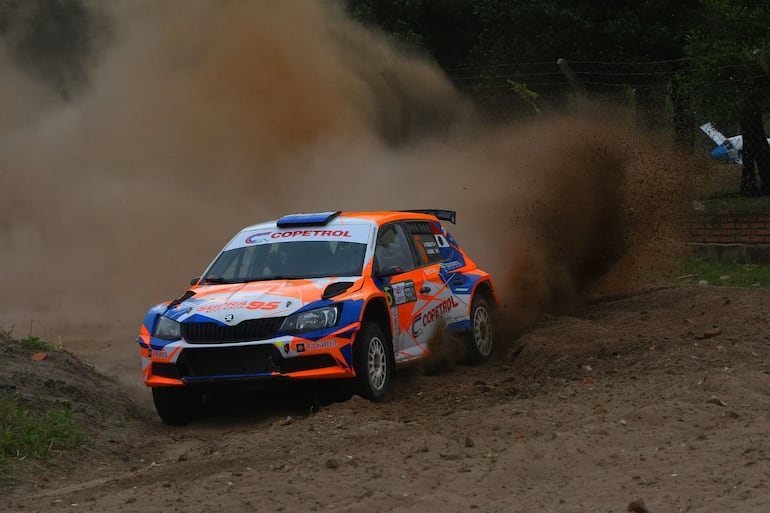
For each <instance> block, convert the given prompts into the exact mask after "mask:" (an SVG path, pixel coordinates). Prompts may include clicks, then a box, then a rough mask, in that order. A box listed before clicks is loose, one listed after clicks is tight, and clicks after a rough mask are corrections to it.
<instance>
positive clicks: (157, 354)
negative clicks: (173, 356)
mask: <svg viewBox="0 0 770 513" xmlns="http://www.w3.org/2000/svg"><path fill="white" fill-rule="evenodd" d="M147 356H148V357H149V358H160V359H167V358H168V353H167V352H166V350H165V349H148V350H147Z"/></svg>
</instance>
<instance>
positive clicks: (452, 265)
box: [441, 260, 463, 271]
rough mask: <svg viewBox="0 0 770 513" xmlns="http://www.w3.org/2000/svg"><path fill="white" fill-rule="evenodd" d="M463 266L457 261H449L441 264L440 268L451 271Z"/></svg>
mask: <svg viewBox="0 0 770 513" xmlns="http://www.w3.org/2000/svg"><path fill="white" fill-rule="evenodd" d="M462 266H463V264H462V263H461V262H458V261H457V260H451V261H449V262H443V263H442V264H441V268H442V269H443V270H445V271H451V270H452V269H458V268H460V267H462Z"/></svg>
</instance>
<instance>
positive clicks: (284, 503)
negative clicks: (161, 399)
mask: <svg viewBox="0 0 770 513" xmlns="http://www.w3.org/2000/svg"><path fill="white" fill-rule="evenodd" d="M768 306H770V293H769V292H768V291H765V290H760V289H728V288H716V287H694V288H672V289H661V290H657V291H653V292H649V293H645V294H640V295H636V296H633V297H626V298H620V299H615V300H603V301H601V302H596V303H594V304H592V305H590V306H586V307H585V308H583V309H581V310H580V311H578V312H575V313H574V316H571V317H551V318H547V319H545V320H543V321H542V322H541V323H539V324H538V325H537V326H535V327H534V328H532V329H531V330H530V331H529V332H528V333H527V334H526V335H524V336H523V337H522V338H521V339H519V340H518V341H516V342H515V343H512V344H511V345H510V347H507V348H505V349H504V350H502V351H501V354H500V355H499V357H498V358H497V359H496V360H495V361H493V362H491V363H489V364H487V365H485V366H482V367H478V368H470V367H462V366H461V367H456V368H454V369H451V370H448V371H445V372H440V373H437V374H431V375H428V374H425V373H423V372H420V370H419V369H412V370H409V371H406V372H404V373H402V374H401V375H400V376H399V377H398V379H397V382H396V389H395V391H394V394H393V397H392V399H391V400H389V401H387V402H386V403H384V404H379V405H375V404H371V403H368V402H366V401H364V400H362V399H360V398H358V397H354V398H353V399H352V400H350V401H347V402H343V403H333V404H328V405H325V406H322V407H321V408H320V410H319V409H318V407H317V405H314V404H313V403H312V401H309V400H307V399H306V398H304V397H303V393H307V392H308V391H307V390H306V389H305V390H287V389H279V390H268V391H265V392H260V393H254V394H247V395H239V396H237V397H236V398H235V399H231V400H229V401H225V400H222V401H219V402H218V403H215V404H214V406H212V407H211V408H210V410H209V412H208V415H207V416H206V418H204V419H203V420H201V421H199V422H197V423H195V424H192V425H190V426H187V427H184V428H170V427H167V426H164V425H163V424H161V423H160V421H159V420H158V419H157V418H156V417H155V416H154V415H153V414H152V412H150V411H149V410H148V407H147V404H146V403H145V402H140V403H139V406H138V407H136V408H134V407H128V406H127V407H126V408H127V409H125V410H121V411H123V413H124V417H125V420H124V421H122V422H115V421H109V422H107V424H105V425H106V426H108V428H105V429H100V431H99V434H97V435H96V441H95V445H94V447H93V448H92V449H91V450H90V451H86V452H84V453H82V454H79V455H78V458H80V457H82V461H69V462H59V463H57V464H56V465H55V466H54V467H52V468H48V469H45V470H43V469H41V471H40V473H39V475H38V476H37V479H31V480H30V482H28V483H26V484H22V485H20V486H19V487H17V488H16V489H14V490H12V491H10V493H9V494H8V495H7V496H6V497H4V498H2V499H0V510H2V511H14V512H15V511H97V512H105V511H110V512H113V511H121V512H143V513H147V512H154V511H185V512H210V511H286V512H289V511H361V512H374V511H381V512H386V511H387V512H391V511H393V512H395V511H398V512H423V511H447V512H452V511H469V510H477V511H485V512H486V511H489V512H493V511H499V512H516V511H520V512H531V511H553V512H565V513H566V512H583V511H585V512H589V511H590V512H598V511H607V512H623V511H626V510H627V507H628V506H629V503H630V502H631V501H635V500H638V499H642V500H643V501H644V503H645V504H646V507H647V508H648V509H649V511H651V512H653V513H655V512H663V511H666V512H673V511H693V512H713V511H720V512H724V511H741V512H750V511H757V512H758V511H767V510H768V508H770V490H769V489H768V479H770V446H769V445H768V442H767V426H768V411H770V364H768V360H767V351H768V346H769V345H770V329H769V328H770V319H768V315H767V313H768ZM92 350H93V348H92V347H91V346H89V351H92ZM52 359H53V358H52ZM138 379H139V378H138V376H137V380H138ZM79 386H85V384H80V385H79ZM89 386H96V385H95V384H94V383H90V384H89ZM104 386H105V390H108V389H109V390H112V389H113V388H112V387H113V386H114V385H113V384H111V383H105V385H104ZM121 388H122V387H115V390H116V393H117V394H119V393H120V389H121ZM116 397H118V396H116V395H111V396H110V395H107V396H105V400H109V401H112V402H113V403H114V401H116ZM89 400H92V401H93V400H94V399H89ZM123 406H125V405H123ZM113 410H115V411H117V410H120V408H118V407H117V406H116V405H114V404H113ZM132 412H133V413H132Z"/></svg>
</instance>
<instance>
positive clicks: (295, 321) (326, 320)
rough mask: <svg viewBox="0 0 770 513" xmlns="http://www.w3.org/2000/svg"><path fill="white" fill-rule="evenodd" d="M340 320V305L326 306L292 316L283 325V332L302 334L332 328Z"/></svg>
mask: <svg viewBox="0 0 770 513" xmlns="http://www.w3.org/2000/svg"><path fill="white" fill-rule="evenodd" d="M338 320H339V305H332V306H324V307H323V308H315V309H313V310H308V311H306V312H300V313H296V314H294V315H290V316H288V317H287V318H286V320H284V321H283V324H281V331H285V332H287V333H301V332H304V331H314V330H322V329H325V328H331V327H332V326H335V325H336V324H337V321H338Z"/></svg>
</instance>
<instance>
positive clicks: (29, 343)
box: [19, 336, 55, 351]
mask: <svg viewBox="0 0 770 513" xmlns="http://www.w3.org/2000/svg"><path fill="white" fill-rule="evenodd" d="M19 343H20V344H21V346H22V347H23V348H25V349H32V350H33V351H53V350H54V349H55V348H54V347H53V346H52V345H51V344H49V343H48V342H45V341H43V340H40V339H39V338H37V337H32V336H29V337H27V338H23V339H21V340H20V341H19Z"/></svg>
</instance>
